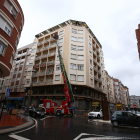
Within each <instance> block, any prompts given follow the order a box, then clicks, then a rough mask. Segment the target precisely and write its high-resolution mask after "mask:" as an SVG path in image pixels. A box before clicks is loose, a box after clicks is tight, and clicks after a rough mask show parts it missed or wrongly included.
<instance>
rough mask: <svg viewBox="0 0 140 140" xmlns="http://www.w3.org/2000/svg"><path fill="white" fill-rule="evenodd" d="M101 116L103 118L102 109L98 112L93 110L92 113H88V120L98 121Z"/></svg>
mask: <svg viewBox="0 0 140 140" xmlns="http://www.w3.org/2000/svg"><path fill="white" fill-rule="evenodd" d="M102 116H103V113H102V109H100V110H93V111H91V112H89V113H88V118H89V119H91V118H97V119H100V117H102Z"/></svg>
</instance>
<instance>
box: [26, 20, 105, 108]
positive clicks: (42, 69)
mask: <svg viewBox="0 0 140 140" xmlns="http://www.w3.org/2000/svg"><path fill="white" fill-rule="evenodd" d="M53 33H57V34H58V35H59V40H58V45H59V47H60V50H61V54H62V57H63V60H64V64H65V68H66V71H67V74H68V77H69V80H70V82H71V85H72V89H73V93H74V96H75V102H74V104H73V106H75V107H77V108H79V109H85V108H87V109H93V108H95V106H92V102H94V101H96V102H97V101H98V102H100V104H101V97H102V96H105V93H103V89H102V88H103V86H102V74H101V69H103V68H104V61H101V57H102V60H103V52H102V46H101V44H100V43H99V41H98V40H97V38H96V37H95V35H94V34H93V33H92V31H91V30H90V28H89V27H88V26H87V24H86V23H85V22H79V21H74V20H69V21H66V22H63V23H61V24H59V25H56V26H55V27H53V28H50V29H48V30H45V31H43V32H41V33H39V34H37V35H36V40H35V42H37V50H36V54H35V56H36V57H35V61H34V65H35V69H36V73H35V74H34V75H33V94H32V97H31V98H32V104H34V105H36V106H37V105H38V101H39V99H40V98H49V99H52V100H56V101H58V105H60V104H61V101H62V100H64V98H65V96H64V92H63V87H64V83H63V78H62V74H61V70H60V62H59V57H58V53H57V45H56V41H55V40H54V39H53ZM101 62H102V63H101ZM101 64H102V65H103V67H101ZM31 83H32V74H31V75H30V76H28V77H26V87H27V90H29V89H30V85H31ZM27 102H28V100H26V102H25V104H27Z"/></svg>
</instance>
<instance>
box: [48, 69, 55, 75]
mask: <svg viewBox="0 0 140 140" xmlns="http://www.w3.org/2000/svg"><path fill="white" fill-rule="evenodd" d="M52 73H54V69H50V70H48V71H47V72H46V74H52Z"/></svg>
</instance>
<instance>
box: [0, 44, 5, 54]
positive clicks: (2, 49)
mask: <svg viewBox="0 0 140 140" xmlns="http://www.w3.org/2000/svg"><path fill="white" fill-rule="evenodd" d="M5 49H6V46H5V45H4V44H2V43H1V42H0V55H2V56H4V53H5Z"/></svg>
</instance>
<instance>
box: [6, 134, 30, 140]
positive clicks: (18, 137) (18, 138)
mask: <svg viewBox="0 0 140 140" xmlns="http://www.w3.org/2000/svg"><path fill="white" fill-rule="evenodd" d="M9 137H11V138H14V139H17V140H30V139H26V138H23V137H20V136H17V135H9Z"/></svg>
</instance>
